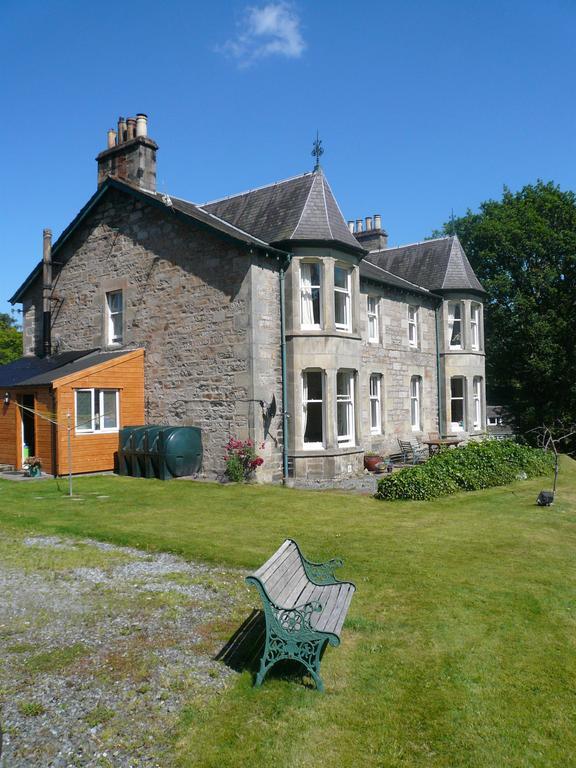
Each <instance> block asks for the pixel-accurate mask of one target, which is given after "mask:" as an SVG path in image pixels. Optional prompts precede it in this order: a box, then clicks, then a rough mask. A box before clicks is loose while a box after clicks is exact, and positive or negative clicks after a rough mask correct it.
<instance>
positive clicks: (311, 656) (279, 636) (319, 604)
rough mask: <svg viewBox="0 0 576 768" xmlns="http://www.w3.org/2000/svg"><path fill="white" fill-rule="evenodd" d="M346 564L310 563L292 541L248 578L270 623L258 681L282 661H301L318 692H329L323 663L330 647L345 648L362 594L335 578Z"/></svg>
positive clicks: (340, 561)
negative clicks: (347, 626)
mask: <svg viewBox="0 0 576 768" xmlns="http://www.w3.org/2000/svg"><path fill="white" fill-rule="evenodd" d="M341 566H342V560H339V559H336V558H335V559H333V560H329V561H328V562H326V563H312V562H311V561H310V560H307V559H306V558H305V557H304V556H303V555H302V553H301V552H300V548H299V546H298V544H296V542H295V541H293V540H292V539H286V541H285V542H284V543H283V544H282V546H281V547H280V548H279V549H278V550H277V551H276V552H275V553H274V554H273V555H272V557H271V558H270V559H269V560H267V561H266V562H265V563H264V565H262V566H261V567H260V568H259V569H258V570H257V571H255V573H253V574H251V575H250V576H248V577H247V578H246V581H247V582H248V583H249V584H254V585H255V586H256V588H257V589H258V591H259V593H260V597H261V599H262V605H263V608H264V616H265V619H266V645H265V648H264V654H263V656H262V660H261V663H260V670H259V672H258V674H257V675H256V681H255V685H256V686H257V687H258V686H260V685H261V684H262V681H263V680H264V677H265V676H266V674H267V672H268V670H269V669H270V668H271V667H272V666H273V665H274V664H276V662H277V661H280V660H282V659H290V660H293V661H299V662H300V663H301V664H303V665H304V667H305V668H306V669H307V670H308V672H309V673H310V675H311V676H312V678H313V679H314V682H315V683H316V688H317V689H318V690H319V691H323V690H324V685H323V683H322V679H321V678H320V658H321V656H322V653H323V651H324V649H325V647H326V645H327V644H328V643H330V645H334V646H337V645H339V644H340V632H341V630H342V625H343V624H344V619H345V618H346V613H347V611H348V607H349V605H350V601H351V600H352V595H353V594H354V591H355V590H356V587H355V586H354V584H352V583H351V582H349V581H338V579H336V578H335V577H334V571H335V570H336V568H340V567H341Z"/></svg>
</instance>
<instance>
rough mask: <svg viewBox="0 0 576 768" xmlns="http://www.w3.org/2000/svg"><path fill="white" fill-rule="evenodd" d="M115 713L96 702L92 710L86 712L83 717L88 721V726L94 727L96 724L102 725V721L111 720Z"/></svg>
mask: <svg viewBox="0 0 576 768" xmlns="http://www.w3.org/2000/svg"><path fill="white" fill-rule="evenodd" d="M115 714H116V713H115V712H114V710H113V709H110V708H109V707H105V706H103V705H102V704H98V705H97V706H95V707H94V709H93V710H91V711H90V712H88V714H87V715H85V716H84V718H83V719H84V720H85V721H86V722H87V723H88V725H89V726H90V728H95V727H96V726H97V725H102V724H103V723H107V722H108V721H109V720H112V718H113V717H114V715H115Z"/></svg>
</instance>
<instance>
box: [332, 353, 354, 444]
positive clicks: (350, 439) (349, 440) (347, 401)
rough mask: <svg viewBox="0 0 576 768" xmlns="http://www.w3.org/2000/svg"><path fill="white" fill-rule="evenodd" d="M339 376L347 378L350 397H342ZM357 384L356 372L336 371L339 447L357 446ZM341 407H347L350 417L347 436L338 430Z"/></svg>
mask: <svg viewBox="0 0 576 768" xmlns="http://www.w3.org/2000/svg"><path fill="white" fill-rule="evenodd" d="M339 376H346V377H347V379H348V383H349V393H348V395H341V394H339V392H338V377H339ZM355 383H356V376H355V372H354V371H352V370H350V369H348V368H340V369H339V370H338V371H336V442H337V444H338V447H346V446H349V445H356V408H355V397H354V388H355ZM339 405H346V406H347V408H346V410H347V412H348V416H347V420H348V423H349V430H348V433H347V434H342V435H341V434H340V432H339V428H338V406H339Z"/></svg>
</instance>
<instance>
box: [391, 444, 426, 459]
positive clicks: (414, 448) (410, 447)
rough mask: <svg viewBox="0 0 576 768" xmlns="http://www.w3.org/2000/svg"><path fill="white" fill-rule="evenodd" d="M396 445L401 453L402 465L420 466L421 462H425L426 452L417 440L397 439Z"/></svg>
mask: <svg viewBox="0 0 576 768" xmlns="http://www.w3.org/2000/svg"><path fill="white" fill-rule="evenodd" d="M398 445H399V446H400V450H401V451H402V463H403V464H409V463H410V464H421V463H422V462H424V461H426V453H427V450H426V448H425V447H424V446H423V445H422V444H421V443H419V442H418V440H416V439H412V440H400V439H398Z"/></svg>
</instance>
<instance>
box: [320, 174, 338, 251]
mask: <svg viewBox="0 0 576 768" xmlns="http://www.w3.org/2000/svg"><path fill="white" fill-rule="evenodd" d="M325 181H326V178H325V176H324V174H322V178H321V182H322V199H323V200H324V212H325V214H326V223H327V224H328V232H330V237H331V239H332V240H334V239H335V238H334V232H332V227H331V226H330V216H329V215H328V203H327V202H326V187H325V186H324V184H325ZM332 197H334V195H332ZM336 205H338V203H336Z"/></svg>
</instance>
